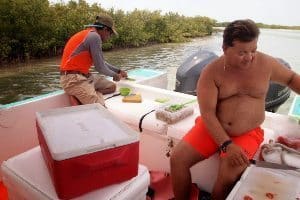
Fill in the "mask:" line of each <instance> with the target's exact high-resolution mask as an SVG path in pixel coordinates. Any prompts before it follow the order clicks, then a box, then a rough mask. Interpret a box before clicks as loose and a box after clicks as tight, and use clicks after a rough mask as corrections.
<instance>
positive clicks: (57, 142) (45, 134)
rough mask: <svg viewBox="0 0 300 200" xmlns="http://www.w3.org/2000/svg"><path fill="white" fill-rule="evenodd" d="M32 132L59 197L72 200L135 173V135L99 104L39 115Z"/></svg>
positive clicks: (136, 136)
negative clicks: (38, 143) (36, 134)
mask: <svg viewBox="0 0 300 200" xmlns="http://www.w3.org/2000/svg"><path fill="white" fill-rule="evenodd" d="M37 129H38V139H39V142H40V145H41V150H42V154H43V157H44V159H45V161H46V164H47V167H48V169H49V172H50V176H51V178H52V181H53V183H54V186H55V190H56V192H57V194H58V197H59V198H62V199H69V198H73V197H76V196H79V195H82V194H84V193H86V192H89V191H92V190H95V189H97V188H101V187H104V186H107V185H110V184H114V183H118V182H122V181H125V180H128V179H130V178H132V177H134V176H136V175H137V173H138V152H139V139H138V133H137V132H135V131H133V130H132V129H130V128H129V127H128V126H127V125H125V124H124V123H123V122H121V121H120V120H118V119H117V118H116V117H114V116H113V115H112V114H111V113H110V112H109V111H107V110H106V109H105V108H104V107H102V106H101V105H100V104H88V105H81V106H74V107H65V108H58V109H53V110H49V111H44V112H38V113H37Z"/></svg>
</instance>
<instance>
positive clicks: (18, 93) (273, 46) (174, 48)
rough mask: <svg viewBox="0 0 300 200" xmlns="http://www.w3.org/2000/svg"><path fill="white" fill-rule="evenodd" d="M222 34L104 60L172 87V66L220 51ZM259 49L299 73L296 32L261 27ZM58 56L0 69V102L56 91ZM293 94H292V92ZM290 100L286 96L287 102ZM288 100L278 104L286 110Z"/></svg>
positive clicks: (121, 53)
mask: <svg viewBox="0 0 300 200" xmlns="http://www.w3.org/2000/svg"><path fill="white" fill-rule="evenodd" d="M221 46H222V33H221V32H219V33H216V34H214V35H213V36H210V37H205V38H198V39H194V40H192V41H191V42H187V43H172V44H160V45H154V46H149V47H142V48H136V49H135V48H133V49H122V50H116V51H111V52H105V54H104V57H105V58H106V60H107V61H108V62H110V63H111V64H114V65H116V66H119V67H121V68H122V69H125V70H130V69H135V68H151V69H158V70H163V71H167V72H168V79H169V84H168V89H170V90H173V89H174V88H175V75H176V69H177V67H179V66H180V65H181V64H182V63H183V61H184V60H185V59H186V58H187V57H189V56H190V55H191V54H193V53H194V52H196V51H198V50H200V49H205V50H209V51H213V52H215V53H216V54H217V55H221V53H222V49H221ZM258 49H259V50H260V51H264V52H266V53H268V54H270V55H273V56H275V57H280V58H282V59H284V60H285V61H287V62H288V63H289V64H290V65H291V66H292V67H293V68H294V69H295V70H296V71H297V72H300V57H299V56H298V54H297V52H299V50H300V31H290V30H262V31H261V37H260V39H259V47H258ZM59 63H60V58H59V57H56V58H51V59H43V60H38V61H31V63H28V64H26V65H20V66H14V67H6V68H4V67H1V68H0V91H1V92H0V104H7V103H10V102H14V101H19V100H24V99H27V98H30V97H34V96H37V95H40V94H45V93H49V92H51V91H55V90H59V89H61V88H60V85H59V73H58V66H59ZM293 95H294V94H293ZM291 101H292V99H291V98H290V102H291ZM290 102H289V103H288V104H286V105H284V106H282V107H281V108H280V110H279V112H281V113H287V111H288V109H289V105H290Z"/></svg>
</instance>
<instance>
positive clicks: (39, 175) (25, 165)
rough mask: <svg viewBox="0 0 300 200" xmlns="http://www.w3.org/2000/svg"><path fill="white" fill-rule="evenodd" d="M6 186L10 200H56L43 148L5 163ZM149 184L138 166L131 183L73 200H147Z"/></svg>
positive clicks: (105, 188) (145, 169)
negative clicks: (43, 155) (136, 173)
mask: <svg viewBox="0 0 300 200" xmlns="http://www.w3.org/2000/svg"><path fill="white" fill-rule="evenodd" d="M2 171H3V182H4V184H5V186H6V187H7V189H8V195H9V199H10V200H20V199H25V200H46V199H47V200H54V199H55V200H57V199H59V197H58V196H57V194H56V192H55V189H54V186H53V184H52V182H51V178H50V174H49V172H48V169H47V167H46V165H45V162H44V160H43V157H42V154H41V150H40V147H39V146H38V147H35V148H33V149H31V150H29V151H27V152H24V153H22V154H19V155H17V156H15V157H12V158H10V159H8V160H7V161H4V162H3V164H2ZM149 183H150V175H149V172H148V170H147V168H146V167H144V166H142V165H139V170H138V175H137V176H136V177H133V178H131V179H130V180H127V181H124V182H121V183H117V184H113V185H110V186H107V187H104V188H101V189H98V190H95V191H92V192H89V193H86V194H84V195H81V196H79V197H76V198H74V199H76V200H125V199H128V200H129V199H130V200H142V199H143V200H144V199H145V198H146V193H147V190H148V185H149Z"/></svg>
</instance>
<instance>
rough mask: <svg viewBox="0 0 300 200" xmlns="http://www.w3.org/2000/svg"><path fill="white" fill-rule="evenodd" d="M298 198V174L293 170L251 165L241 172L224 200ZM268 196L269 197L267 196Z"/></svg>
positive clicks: (299, 177)
mask: <svg viewBox="0 0 300 200" xmlns="http://www.w3.org/2000/svg"><path fill="white" fill-rule="evenodd" d="M246 197H249V198H252V199H271V197H273V199H298V198H300V174H299V173H298V174H297V172H295V171H289V170H279V169H270V168H262V167H256V166H254V165H251V166H250V167H248V168H247V170H246V171H245V172H244V173H243V175H242V177H241V179H240V181H238V182H237V184H236V185H235V186H234V188H233V190H232V191H231V193H230V194H229V195H228V197H227V199H226V200H241V199H245V198H246ZM267 197H270V198H267Z"/></svg>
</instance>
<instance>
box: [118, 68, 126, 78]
mask: <svg viewBox="0 0 300 200" xmlns="http://www.w3.org/2000/svg"><path fill="white" fill-rule="evenodd" d="M119 74H120V75H121V78H127V77H128V75H127V72H126V71H123V70H120V73H119Z"/></svg>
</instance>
